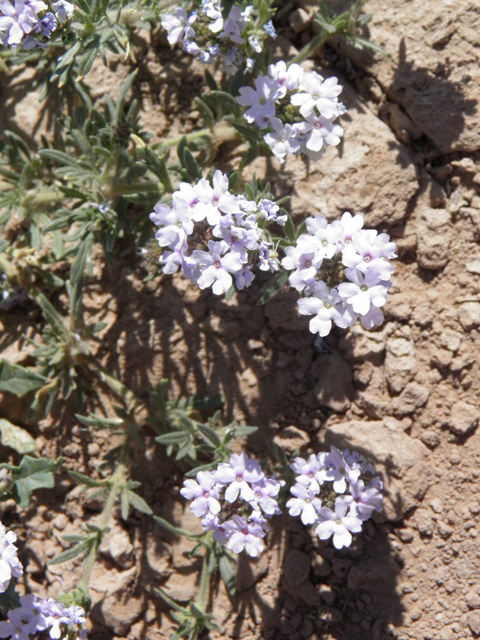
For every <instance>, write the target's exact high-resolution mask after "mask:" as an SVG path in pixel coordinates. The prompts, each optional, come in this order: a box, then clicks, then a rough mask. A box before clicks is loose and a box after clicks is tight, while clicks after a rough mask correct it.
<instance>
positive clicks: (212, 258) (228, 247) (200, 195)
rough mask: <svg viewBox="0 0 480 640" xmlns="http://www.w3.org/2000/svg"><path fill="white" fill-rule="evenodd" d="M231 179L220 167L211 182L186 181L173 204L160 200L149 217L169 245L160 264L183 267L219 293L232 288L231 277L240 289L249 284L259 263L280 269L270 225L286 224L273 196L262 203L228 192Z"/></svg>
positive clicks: (165, 269) (169, 268)
mask: <svg viewBox="0 0 480 640" xmlns="http://www.w3.org/2000/svg"><path fill="white" fill-rule="evenodd" d="M228 188H229V181H228V177H227V176H226V175H225V174H223V173H222V172H221V171H219V170H217V171H215V174H214V176H213V179H212V183H210V182H209V181H208V180H207V179H205V178H202V179H201V180H199V182H198V183H197V184H196V185H194V186H192V185H190V184H188V183H186V182H182V183H181V184H180V187H179V190H178V191H175V192H174V194H173V196H172V206H171V207H170V206H168V205H166V204H157V205H156V206H155V208H154V211H153V213H151V214H150V219H151V220H152V222H153V223H154V224H156V225H157V226H158V227H159V229H158V231H157V233H156V235H155V238H156V239H157V241H158V244H159V245H160V247H161V248H162V249H164V251H163V253H162V255H161V257H160V263H161V264H163V265H164V267H163V272H164V273H175V272H176V271H178V268H179V267H180V269H181V270H182V272H183V274H184V275H185V277H187V278H188V279H189V280H190V281H191V282H192V283H196V284H198V286H199V287H200V289H205V288H207V287H210V286H211V287H212V290H213V293H215V294H216V295H220V294H222V293H225V292H226V291H228V290H229V289H230V287H231V286H232V284H233V279H232V276H233V277H235V283H236V286H237V288H238V289H244V288H245V287H248V286H249V285H250V284H251V283H252V281H253V279H254V278H255V275H254V274H253V272H252V267H253V266H254V265H255V264H257V263H258V265H259V268H260V269H261V270H263V271H277V270H278V269H279V261H278V258H277V253H276V248H275V247H274V245H273V243H272V242H271V241H270V236H269V234H268V232H267V230H266V229H265V225H266V224H268V223H270V222H277V223H279V224H285V221H286V216H281V215H279V210H280V207H279V206H278V205H276V204H275V203H274V202H272V201H271V200H268V199H265V198H264V199H261V200H259V202H258V203H256V202H254V201H252V200H247V198H245V197H244V196H241V195H238V196H236V195H233V194H231V193H230V192H229V190H228Z"/></svg>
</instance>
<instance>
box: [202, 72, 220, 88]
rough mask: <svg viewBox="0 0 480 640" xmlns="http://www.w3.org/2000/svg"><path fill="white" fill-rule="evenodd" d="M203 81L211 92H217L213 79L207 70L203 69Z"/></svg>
mask: <svg viewBox="0 0 480 640" xmlns="http://www.w3.org/2000/svg"><path fill="white" fill-rule="evenodd" d="M205 81H206V83H207V84H208V87H209V89H210V90H211V91H217V90H218V84H217V83H216V81H215V78H214V77H213V76H212V74H211V73H210V71H209V70H208V69H205Z"/></svg>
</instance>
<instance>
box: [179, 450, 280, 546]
mask: <svg viewBox="0 0 480 640" xmlns="http://www.w3.org/2000/svg"><path fill="white" fill-rule="evenodd" d="M281 486H282V483H280V482H277V480H275V478H267V477H266V476H265V474H264V473H263V471H262V469H261V467H260V465H259V463H258V462H257V461H256V460H250V459H249V458H248V456H247V455H246V454H244V453H242V454H241V455H237V454H232V455H231V456H230V462H229V463H221V464H219V465H218V467H217V469H216V470H215V471H214V472H210V471H200V472H199V473H198V474H197V481H195V480H185V482H184V488H183V489H181V490H180V493H181V494H182V495H183V496H184V497H185V498H187V500H193V502H192V503H191V505H190V509H191V510H192V511H193V513H194V514H195V515H196V516H197V517H198V518H201V519H202V521H201V522H202V528H203V529H204V531H213V538H214V540H216V541H217V542H219V543H220V544H222V545H226V546H227V548H228V549H230V550H231V551H233V552H234V553H241V552H242V551H243V550H244V549H245V550H246V552H247V553H248V554H249V555H250V556H252V557H253V558H255V557H256V556H258V554H260V553H261V552H262V551H263V549H264V544H263V540H262V538H264V537H265V535H266V533H267V531H266V525H267V520H268V519H269V518H271V517H272V516H273V515H277V514H279V513H281V512H280V509H279V507H278V504H277V496H278V492H279V491H280V487H281Z"/></svg>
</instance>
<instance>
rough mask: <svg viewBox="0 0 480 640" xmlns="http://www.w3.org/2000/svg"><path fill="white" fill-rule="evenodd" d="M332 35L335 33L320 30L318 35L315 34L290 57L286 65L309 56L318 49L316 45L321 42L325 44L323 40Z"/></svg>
mask: <svg viewBox="0 0 480 640" xmlns="http://www.w3.org/2000/svg"><path fill="white" fill-rule="evenodd" d="M332 35H335V34H332V33H328V31H322V32H321V33H319V34H318V36H315V38H313V40H311V41H310V42H309V43H308V44H307V45H305V46H304V47H303V49H302V50H301V51H300V52H299V53H298V54H297V55H296V56H295V57H294V58H292V60H291V61H290V62H289V64H288V66H290V65H291V64H293V63H294V62H296V63H299V62H302V61H303V60H305V59H306V58H308V57H309V56H311V55H312V54H313V53H314V52H315V50H316V49H318V47H320V46H321V45H322V44H325V42H326V41H327V40H328V39H329V38H331V37H332Z"/></svg>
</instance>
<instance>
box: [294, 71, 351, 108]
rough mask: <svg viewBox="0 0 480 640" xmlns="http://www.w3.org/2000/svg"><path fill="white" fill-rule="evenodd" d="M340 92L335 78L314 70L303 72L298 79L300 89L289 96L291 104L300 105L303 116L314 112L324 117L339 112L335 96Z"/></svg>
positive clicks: (340, 88) (340, 89)
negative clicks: (326, 77)
mask: <svg viewBox="0 0 480 640" xmlns="http://www.w3.org/2000/svg"><path fill="white" fill-rule="evenodd" d="M341 92H342V87H341V86H340V85H339V84H338V81H337V78H328V79H327V80H324V79H323V77H322V76H321V75H320V74H319V73H317V72H316V71H311V72H310V73H304V74H303V76H302V77H301V79H300V91H299V93H295V94H293V95H292V97H291V102H292V104H293V105H296V106H298V107H300V113H301V114H302V116H303V117H304V118H307V117H308V116H310V114H312V113H314V112H315V109H316V110H317V111H318V113H319V114H320V115H322V116H324V117H325V118H334V117H337V116H338V115H340V114H339V109H338V101H337V97H338V96H339V95H340V93H341Z"/></svg>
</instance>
